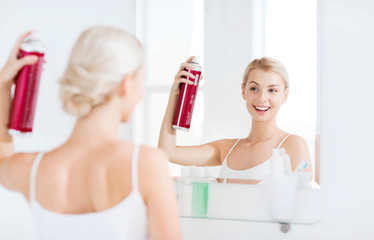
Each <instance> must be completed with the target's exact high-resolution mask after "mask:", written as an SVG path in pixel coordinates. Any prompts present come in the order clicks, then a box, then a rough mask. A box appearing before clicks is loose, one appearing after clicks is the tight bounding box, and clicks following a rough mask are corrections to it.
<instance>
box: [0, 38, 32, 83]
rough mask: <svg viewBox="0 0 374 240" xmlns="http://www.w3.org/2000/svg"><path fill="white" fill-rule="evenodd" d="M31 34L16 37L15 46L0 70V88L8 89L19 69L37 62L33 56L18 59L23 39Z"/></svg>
mask: <svg viewBox="0 0 374 240" xmlns="http://www.w3.org/2000/svg"><path fill="white" fill-rule="evenodd" d="M31 33H32V31H29V32H26V33H23V34H22V35H20V36H19V37H18V39H17V42H16V44H15V45H14V47H13V49H12V51H11V52H10V55H9V58H8V60H7V61H6V63H5V65H4V67H3V68H2V69H1V70H0V87H6V88H10V87H11V86H12V83H13V80H14V79H15V77H16V76H17V74H18V72H19V70H21V68H23V67H24V66H25V65H31V64H34V63H36V62H37V61H38V57H37V56H34V55H29V56H25V57H23V58H18V52H19V48H20V45H21V43H22V41H23V39H25V38H26V37H27V36H29V35H30V34H31Z"/></svg>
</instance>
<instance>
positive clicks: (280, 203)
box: [264, 175, 298, 222]
mask: <svg viewBox="0 0 374 240" xmlns="http://www.w3.org/2000/svg"><path fill="white" fill-rule="evenodd" d="M297 184H298V178H297V176H293V175H287V176H282V177H277V176H271V177H268V178H267V179H265V180H264V185H265V193H266V196H267V199H268V206H269V214H270V218H271V219H272V220H273V221H277V222H289V221H291V219H292V218H293V215H294V205H295V197H296V190H297Z"/></svg>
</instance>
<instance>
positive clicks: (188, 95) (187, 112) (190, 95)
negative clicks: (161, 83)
mask: <svg viewBox="0 0 374 240" xmlns="http://www.w3.org/2000/svg"><path fill="white" fill-rule="evenodd" d="M190 64H192V65H193V66H194V67H193V68H192V69H189V68H186V71H188V72H190V73H192V74H193V75H194V76H195V79H193V78H190V77H187V80H190V81H192V82H193V84H192V85H189V84H186V83H182V84H181V85H180V92H179V99H178V104H177V108H176V111H175V115H174V121H173V128H174V129H178V130H184V131H189V130H190V126H191V118H192V112H193V108H194V105H195V100H196V95H197V90H198V87H199V82H200V80H201V70H202V67H201V66H200V64H199V63H198V62H197V60H196V58H194V59H193V60H192V61H191V62H190Z"/></svg>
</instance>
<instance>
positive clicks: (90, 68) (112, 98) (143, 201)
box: [0, 27, 181, 240]
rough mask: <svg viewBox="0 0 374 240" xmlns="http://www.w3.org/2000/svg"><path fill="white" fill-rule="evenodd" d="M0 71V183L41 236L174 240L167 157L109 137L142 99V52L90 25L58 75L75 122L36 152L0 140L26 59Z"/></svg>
mask: <svg viewBox="0 0 374 240" xmlns="http://www.w3.org/2000/svg"><path fill="white" fill-rule="evenodd" d="M29 34H30V32H28V33H26V34H23V35H21V36H20V38H19V39H18V41H17V43H16V45H15V47H14V48H13V50H12V52H11V55H10V57H9V59H8V61H7V63H6V64H5V66H4V68H3V69H2V70H1V72H0V90H1V92H0V97H1V99H0V103H1V105H0V108H1V109H0V110H1V113H0V116H1V119H0V121H1V122H0V123H1V126H0V134H1V135H0V137H1V138H0V140H1V141H0V150H1V152H0V183H1V184H2V185H3V186H4V187H6V188H8V189H10V190H14V191H19V192H21V193H22V194H23V195H24V196H25V197H26V198H27V199H28V201H29V202H30V205H31V210H32V212H33V214H34V216H35V218H36V222H37V225H38V228H39V231H40V235H41V237H42V239H90V240H93V239H147V238H148V237H149V235H150V237H151V238H152V239H180V238H181V232H180V226H179V217H178V210H177V202H176V195H175V192H174V186H173V184H172V181H171V179H170V177H169V175H168V169H167V161H168V158H167V156H166V154H164V153H163V152H162V151H160V150H156V149H152V148H150V147H147V146H136V145H134V144H132V143H130V142H126V141H122V140H120V139H119V138H118V136H117V135H118V126H119V124H120V123H121V122H127V121H128V120H129V119H130V116H131V114H132V112H133V110H134V108H135V106H136V104H137V103H138V102H139V101H140V99H141V98H142V97H143V91H144V90H143V80H144V76H145V66H144V50H143V48H142V46H141V44H140V43H139V41H138V40H137V39H136V38H135V37H134V36H132V35H130V34H128V33H126V32H124V31H122V30H119V29H115V28H110V27H93V28H91V29H88V30H86V31H84V32H83V33H82V34H81V36H80V37H79V39H78V41H77V42H76V44H75V46H74V48H73V50H72V52H71V55H70V59H69V62H68V66H67V68H66V71H65V73H64V75H63V77H62V78H61V81H60V83H61V89H60V94H61V98H62V101H63V106H64V109H65V110H66V111H67V112H68V113H70V114H72V115H74V116H77V121H76V124H75V127H74V130H73V132H72V134H71V136H70V138H69V139H68V140H67V141H66V142H65V143H64V144H63V145H62V146H60V147H58V148H56V149H54V150H52V151H50V152H46V153H38V152H35V153H14V152H13V143H12V138H11V136H9V135H8V133H7V128H6V124H7V120H8V117H9V114H8V113H9V106H10V103H11V101H10V89H11V85H12V82H13V79H14V77H15V76H16V74H17V72H18V71H19V70H20V69H21V68H22V67H23V66H24V65H27V64H32V63H35V61H36V59H35V57H25V58H22V59H17V53H18V50H19V46H20V43H21V42H22V40H23V39H24V38H25V37H27V36H28V35H29Z"/></svg>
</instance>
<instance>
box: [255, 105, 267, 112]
mask: <svg viewBox="0 0 374 240" xmlns="http://www.w3.org/2000/svg"><path fill="white" fill-rule="evenodd" d="M253 107H254V108H255V110H256V112H259V113H265V112H266V111H267V110H269V109H270V107H264V106H253Z"/></svg>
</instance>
